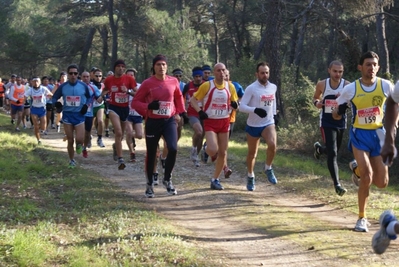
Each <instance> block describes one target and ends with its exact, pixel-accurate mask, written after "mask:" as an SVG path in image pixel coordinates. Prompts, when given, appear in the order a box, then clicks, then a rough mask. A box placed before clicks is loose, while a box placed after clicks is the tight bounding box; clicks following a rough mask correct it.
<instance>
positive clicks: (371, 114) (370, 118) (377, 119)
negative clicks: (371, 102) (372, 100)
mask: <svg viewBox="0 0 399 267" xmlns="http://www.w3.org/2000/svg"><path fill="white" fill-rule="evenodd" d="M357 117H358V121H359V124H362V125H366V124H370V123H373V124H374V123H377V124H378V123H382V116H381V113H380V109H379V108H378V107H372V108H364V109H359V110H358V111H357Z"/></svg>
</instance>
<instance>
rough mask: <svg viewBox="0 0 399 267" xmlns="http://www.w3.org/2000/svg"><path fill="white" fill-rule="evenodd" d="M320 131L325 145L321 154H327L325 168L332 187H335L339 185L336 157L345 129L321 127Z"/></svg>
mask: <svg viewBox="0 0 399 267" xmlns="http://www.w3.org/2000/svg"><path fill="white" fill-rule="evenodd" d="M321 131H322V134H323V140H324V143H325V145H326V146H325V147H324V148H322V151H321V152H322V153H325V154H327V167H328V170H329V171H330V175H331V178H332V180H333V182H334V185H337V184H339V171H338V163H337V155H338V151H339V148H340V147H341V144H342V137H343V135H344V131H345V129H337V128H329V127H322V128H321Z"/></svg>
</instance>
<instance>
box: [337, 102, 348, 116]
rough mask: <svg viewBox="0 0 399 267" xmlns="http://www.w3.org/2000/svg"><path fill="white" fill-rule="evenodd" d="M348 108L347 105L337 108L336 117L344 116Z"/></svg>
mask: <svg viewBox="0 0 399 267" xmlns="http://www.w3.org/2000/svg"><path fill="white" fill-rule="evenodd" d="M347 108H348V104H347V103H343V104H341V105H339V106H338V111H337V114H338V115H340V116H341V115H344V114H345V113H346V109H347Z"/></svg>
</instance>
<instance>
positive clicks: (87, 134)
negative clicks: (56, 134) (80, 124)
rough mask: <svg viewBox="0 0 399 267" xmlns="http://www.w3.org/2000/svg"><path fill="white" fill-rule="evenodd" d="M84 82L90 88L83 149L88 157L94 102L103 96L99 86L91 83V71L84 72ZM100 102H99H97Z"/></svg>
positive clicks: (85, 156)
mask: <svg viewBox="0 0 399 267" xmlns="http://www.w3.org/2000/svg"><path fill="white" fill-rule="evenodd" d="M81 77H82V82H83V83H84V84H86V85H87V86H88V87H89V89H90V91H91V92H90V100H89V101H88V102H87V106H88V107H87V112H86V114H85V134H84V141H83V151H82V155H83V157H84V158H87V157H88V156H89V155H88V152H87V148H90V147H91V145H90V146H89V143H91V141H90V140H91V129H92V128H93V103H95V102H97V100H96V99H98V101H100V102H101V101H102V97H100V95H101V92H100V90H98V88H97V86H95V85H94V84H90V73H89V72H87V71H85V72H83V73H82V76H81ZM97 103H98V102H97Z"/></svg>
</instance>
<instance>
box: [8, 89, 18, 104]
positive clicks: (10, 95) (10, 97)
mask: <svg viewBox="0 0 399 267" xmlns="http://www.w3.org/2000/svg"><path fill="white" fill-rule="evenodd" d="M14 89H15V87H14V86H11V88H10V92H9V93H8V98H9V99H10V100H11V101H14V102H15V101H17V100H18V99H16V98H14Z"/></svg>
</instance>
